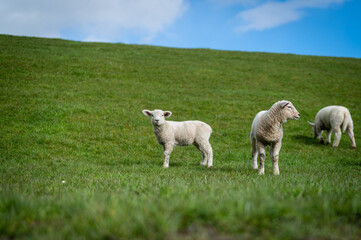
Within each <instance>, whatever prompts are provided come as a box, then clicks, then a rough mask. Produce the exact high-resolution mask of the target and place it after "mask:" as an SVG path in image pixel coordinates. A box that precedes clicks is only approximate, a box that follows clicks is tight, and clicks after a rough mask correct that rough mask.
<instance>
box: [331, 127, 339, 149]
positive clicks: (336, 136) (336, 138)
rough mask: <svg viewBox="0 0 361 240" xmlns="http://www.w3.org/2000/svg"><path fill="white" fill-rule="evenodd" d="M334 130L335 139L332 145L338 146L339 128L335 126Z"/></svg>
mask: <svg viewBox="0 0 361 240" xmlns="http://www.w3.org/2000/svg"><path fill="white" fill-rule="evenodd" d="M334 132H335V140H334V141H333V144H332V147H338V144H339V143H340V140H341V129H340V128H336V129H334Z"/></svg>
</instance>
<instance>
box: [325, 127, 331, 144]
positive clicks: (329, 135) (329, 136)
mask: <svg viewBox="0 0 361 240" xmlns="http://www.w3.org/2000/svg"><path fill="white" fill-rule="evenodd" d="M331 134H332V129H329V130H327V139H326V144H327V145H328V144H330V143H331Z"/></svg>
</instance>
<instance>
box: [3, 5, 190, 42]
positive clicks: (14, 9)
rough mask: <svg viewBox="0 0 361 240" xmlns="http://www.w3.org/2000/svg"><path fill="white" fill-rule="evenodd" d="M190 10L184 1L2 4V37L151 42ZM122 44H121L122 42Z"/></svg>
mask: <svg viewBox="0 0 361 240" xmlns="http://www.w3.org/2000/svg"><path fill="white" fill-rule="evenodd" d="M186 9H187V4H186V3H185V1H184V0H173V1H168V0H132V1H128V0H76V1H74V0H61V1H58V0H32V1H28V0H2V1H1V2H0V20H1V24H0V33H6V34H14V35H26V36H39V37H62V36H61V35H62V32H66V31H67V29H72V30H73V31H76V32H77V34H78V35H81V36H82V38H83V39H80V40H102V41H119V38H120V39H122V38H124V39H126V38H127V36H129V35H130V34H135V35H137V36H138V37H139V38H141V39H142V41H144V42H146V41H150V40H151V39H152V38H153V37H154V36H156V35H157V34H158V33H160V32H162V31H164V30H165V29H166V28H167V27H168V26H170V25H171V24H172V23H174V21H175V20H176V19H177V18H179V17H180V16H181V15H182V14H183V13H184V11H185V10H186ZM120 41H121V40H120Z"/></svg>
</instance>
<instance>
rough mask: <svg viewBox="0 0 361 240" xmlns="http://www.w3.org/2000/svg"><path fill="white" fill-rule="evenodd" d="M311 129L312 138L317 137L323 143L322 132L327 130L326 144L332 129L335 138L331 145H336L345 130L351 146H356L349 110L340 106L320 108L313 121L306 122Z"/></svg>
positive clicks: (329, 139) (329, 140) (328, 141)
mask: <svg viewBox="0 0 361 240" xmlns="http://www.w3.org/2000/svg"><path fill="white" fill-rule="evenodd" d="M308 123H309V124H310V125H311V127H312V129H313V136H314V138H318V139H319V140H320V142H321V143H323V137H322V132H323V130H326V131H327V139H326V144H329V143H330V142H331V134H332V131H333V132H335V140H334V141H333V144H332V147H337V146H338V144H339V143H340V140H341V129H342V132H345V131H346V130H347V134H348V137H349V138H350V141H351V147H352V148H353V149H355V148H356V142H355V137H354V134H353V122H352V118H351V114H350V112H349V110H348V109H347V108H345V107H342V106H328V107H325V108H322V109H321V110H320V111H319V112H318V113H317V114H316V118H315V123H311V122H308Z"/></svg>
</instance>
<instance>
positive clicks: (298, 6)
mask: <svg viewBox="0 0 361 240" xmlns="http://www.w3.org/2000/svg"><path fill="white" fill-rule="evenodd" d="M345 1H347V0H289V1H284V2H266V3H264V4H262V5H260V6H257V7H255V8H252V9H248V10H245V11H242V12H240V13H239V14H238V16H237V18H238V19H240V21H241V25H240V26H239V28H238V29H237V30H239V31H241V32H247V31H250V30H265V29H270V28H274V27H277V26H280V25H283V24H286V23H289V22H293V21H296V20H298V19H300V18H301V17H302V16H303V15H304V9H307V8H326V7H329V6H331V5H332V4H336V3H343V2H345Z"/></svg>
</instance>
